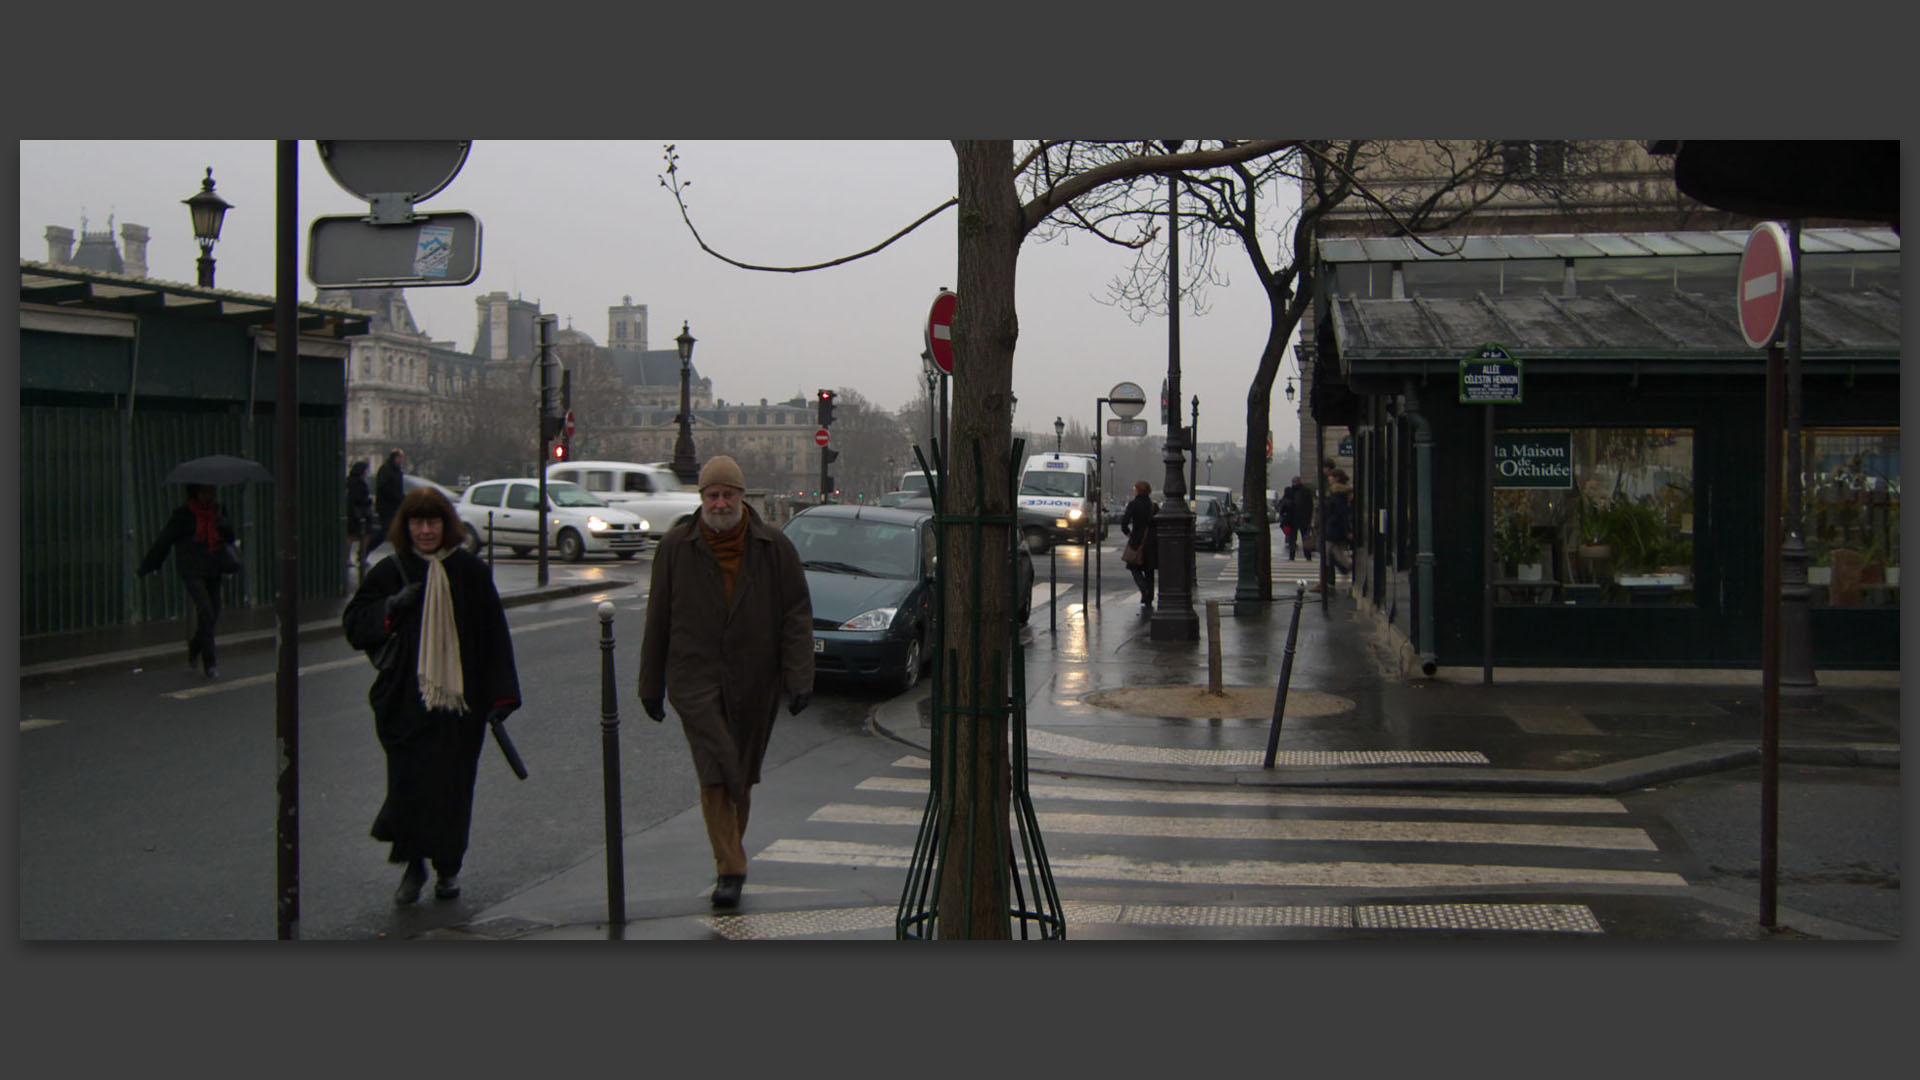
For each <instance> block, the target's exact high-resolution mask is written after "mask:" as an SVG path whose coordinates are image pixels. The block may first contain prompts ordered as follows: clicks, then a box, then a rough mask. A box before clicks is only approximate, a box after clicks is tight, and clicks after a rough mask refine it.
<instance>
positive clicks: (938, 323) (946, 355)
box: [821, 289, 960, 446]
mask: <svg viewBox="0 0 1920 1080" xmlns="http://www.w3.org/2000/svg"><path fill="white" fill-rule="evenodd" d="M959 302H960V298H959V297H958V296H955V295H954V294H953V293H951V292H949V291H947V290H946V289H941V290H940V291H939V292H937V293H935V294H934V296H933V310H932V311H930V312H928V313H927V351H928V352H930V353H932V354H933V365H934V366H935V367H937V368H939V369H940V373H941V374H943V375H951V374H953V308H954V305H955V304H958V303H959ZM821 445H822V446H824V445H826V444H825V443H822V444H821Z"/></svg>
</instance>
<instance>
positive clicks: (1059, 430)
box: [1053, 416, 1067, 453]
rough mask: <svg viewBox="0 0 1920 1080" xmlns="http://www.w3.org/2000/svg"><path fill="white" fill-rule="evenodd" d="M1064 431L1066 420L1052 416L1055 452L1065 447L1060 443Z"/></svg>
mask: <svg viewBox="0 0 1920 1080" xmlns="http://www.w3.org/2000/svg"><path fill="white" fill-rule="evenodd" d="M1066 431H1067V422H1066V421H1065V420H1062V419H1060V418H1059V417H1057V416H1056V417H1054V418H1053V449H1054V452H1055V453H1058V452H1059V451H1061V450H1063V449H1065V447H1064V446H1062V445H1061V439H1062V438H1064V437H1065V436H1066Z"/></svg>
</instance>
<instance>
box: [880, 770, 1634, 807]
mask: <svg viewBox="0 0 1920 1080" xmlns="http://www.w3.org/2000/svg"><path fill="white" fill-rule="evenodd" d="M895 764H896V765H897V764H899V762H895ZM854 786H855V787H856V788H857V789H859V790H861V791H897V792H906V793H909V794H914V795H925V794H926V793H927V789H928V788H929V787H930V786H931V783H930V781H927V780H922V779H919V778H917V777H910V776H871V777H868V778H867V779H865V780H862V781H860V783H858V784H856V785H854ZM1027 792H1028V794H1031V795H1033V796H1035V797H1037V798H1044V799H1077V800H1081V801H1085V802H1143V803H1161V804H1177V805H1197V806H1301V807H1316V806H1324V807H1338V808H1342V809H1359V810H1471V811H1487V812H1493V813H1539V814H1624V813H1626V812H1627V808H1626V806H1625V805H1624V804H1622V803H1621V802H1620V800H1618V799H1609V798H1604V797H1601V796H1597V795H1531V796H1527V795H1498V796H1478V795H1346V794H1336V793H1332V792H1328V793H1325V794H1315V793H1296V792H1281V791H1162V790H1160V789H1158V788H1138V787H1104V786H1103V787H1098V788H1095V787H1080V786H1075V785H1070V784H1032V783H1030V784H1028V785H1027Z"/></svg>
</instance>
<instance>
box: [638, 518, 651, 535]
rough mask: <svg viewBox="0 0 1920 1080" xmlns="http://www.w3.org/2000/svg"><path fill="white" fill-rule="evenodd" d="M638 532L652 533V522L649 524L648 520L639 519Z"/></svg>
mask: <svg viewBox="0 0 1920 1080" xmlns="http://www.w3.org/2000/svg"><path fill="white" fill-rule="evenodd" d="M640 531H641V532H652V531H653V522H651V521H648V520H647V519H646V518H641V519H640Z"/></svg>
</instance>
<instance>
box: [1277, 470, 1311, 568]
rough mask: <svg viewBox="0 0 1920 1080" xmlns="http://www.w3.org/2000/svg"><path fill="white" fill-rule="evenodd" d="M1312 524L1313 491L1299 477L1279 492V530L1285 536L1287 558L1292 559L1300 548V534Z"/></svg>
mask: <svg viewBox="0 0 1920 1080" xmlns="http://www.w3.org/2000/svg"><path fill="white" fill-rule="evenodd" d="M1312 524H1313V492H1311V491H1308V490H1307V486H1306V485H1305V484H1302V483H1301V482H1300V478H1299V477H1297V476H1296V477H1294V478H1293V483H1291V484H1288V485H1287V490H1285V491H1283V492H1281V493H1280V532H1281V533H1282V534H1283V535H1285V536H1286V538H1287V559H1288V561H1292V560H1293V559H1294V558H1295V557H1296V555H1297V554H1298V552H1299V550H1300V547H1299V545H1300V534H1301V533H1303V532H1305V531H1306V529H1307V527H1308V526H1310V525H1312Z"/></svg>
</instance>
